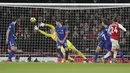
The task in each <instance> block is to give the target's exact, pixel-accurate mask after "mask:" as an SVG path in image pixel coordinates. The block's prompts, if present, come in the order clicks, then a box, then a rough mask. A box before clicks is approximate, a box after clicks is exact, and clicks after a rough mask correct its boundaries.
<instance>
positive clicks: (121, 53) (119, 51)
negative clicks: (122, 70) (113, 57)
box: [117, 50, 125, 62]
mask: <svg viewBox="0 0 130 73" xmlns="http://www.w3.org/2000/svg"><path fill="white" fill-rule="evenodd" d="M117 54H119V55H120V57H121V59H122V61H123V62H125V61H124V55H123V52H122V51H121V50H118V53H117Z"/></svg>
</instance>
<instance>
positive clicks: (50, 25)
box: [45, 24, 55, 31]
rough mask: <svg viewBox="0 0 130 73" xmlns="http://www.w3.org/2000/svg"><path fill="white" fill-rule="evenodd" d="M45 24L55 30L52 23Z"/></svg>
mask: <svg viewBox="0 0 130 73" xmlns="http://www.w3.org/2000/svg"><path fill="white" fill-rule="evenodd" d="M45 26H48V27H50V28H51V29H52V30H53V31H55V27H54V26H53V25H52V24H45Z"/></svg>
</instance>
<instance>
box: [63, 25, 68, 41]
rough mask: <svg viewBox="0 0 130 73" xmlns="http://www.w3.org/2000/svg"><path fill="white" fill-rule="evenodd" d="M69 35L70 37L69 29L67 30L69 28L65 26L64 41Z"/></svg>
mask: <svg viewBox="0 0 130 73" xmlns="http://www.w3.org/2000/svg"><path fill="white" fill-rule="evenodd" d="M67 37H68V30H67V28H66V27H65V37H64V39H63V40H62V41H63V42H64V41H65V40H66V39H67Z"/></svg>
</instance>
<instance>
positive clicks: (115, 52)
mask: <svg viewBox="0 0 130 73" xmlns="http://www.w3.org/2000/svg"><path fill="white" fill-rule="evenodd" d="M116 56H117V51H116V50H115V51H114V56H113V58H114V59H115V58H116Z"/></svg>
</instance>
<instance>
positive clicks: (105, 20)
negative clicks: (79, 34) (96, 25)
mask: <svg viewBox="0 0 130 73" xmlns="http://www.w3.org/2000/svg"><path fill="white" fill-rule="evenodd" d="M102 22H103V23H104V24H105V25H110V24H109V21H108V20H107V19H106V18H103V19H102Z"/></svg>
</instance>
